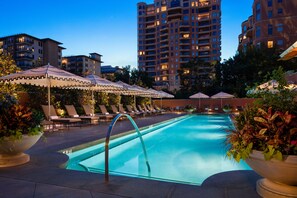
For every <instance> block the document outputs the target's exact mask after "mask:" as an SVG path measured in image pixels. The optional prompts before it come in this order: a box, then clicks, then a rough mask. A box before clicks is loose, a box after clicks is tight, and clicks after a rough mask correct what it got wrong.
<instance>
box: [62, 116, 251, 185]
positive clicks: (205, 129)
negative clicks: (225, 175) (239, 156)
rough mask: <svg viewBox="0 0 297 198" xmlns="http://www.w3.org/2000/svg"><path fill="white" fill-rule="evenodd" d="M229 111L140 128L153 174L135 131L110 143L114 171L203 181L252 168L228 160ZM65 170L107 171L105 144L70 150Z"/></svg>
mask: <svg viewBox="0 0 297 198" xmlns="http://www.w3.org/2000/svg"><path fill="white" fill-rule="evenodd" d="M229 127H232V122H231V120H230V117H229V116H228V115H189V116H184V117H181V118H179V119H173V120H170V121H168V122H165V123H161V124H159V125H155V126H152V127H148V128H146V129H144V130H141V133H142V134H143V140H144V143H145V146H146V149H147V155H148V161H149V164H150V167H151V174H150V175H149V173H148V169H147V165H146V163H145V158H144V154H143V150H142V146H141V143H140V140H139V138H138V136H137V134H136V132H135V133H132V134H130V135H127V136H123V137H120V138H117V139H114V140H112V141H111V142H110V152H109V170H110V174H116V175H125V176H132V177H141V178H147V179H156V180H165V181H172V182H178V183H187V184H196V185H200V184H201V183H202V182H203V181H204V180H205V179H206V178H208V177H209V176H211V175H213V174H216V173H220V172H224V171H231V170H250V168H249V166H248V165H247V164H245V163H244V162H241V163H236V162H234V161H232V160H229V159H227V158H226V145H225V143H224V141H225V138H226V129H228V128H229ZM68 155H69V158H70V160H69V163H68V165H67V169H73V170H81V171H90V172H100V173H104V143H103V144H99V145H95V146H91V147H88V148H85V149H82V150H79V151H76V152H73V153H69V154H68Z"/></svg>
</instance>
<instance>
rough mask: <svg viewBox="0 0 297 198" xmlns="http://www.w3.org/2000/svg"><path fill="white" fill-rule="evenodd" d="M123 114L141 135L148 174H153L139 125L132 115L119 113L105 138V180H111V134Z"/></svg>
mask: <svg viewBox="0 0 297 198" xmlns="http://www.w3.org/2000/svg"><path fill="white" fill-rule="evenodd" d="M123 116H125V117H127V118H128V119H129V120H130V122H131V124H132V125H133V126H134V128H135V130H136V132H137V134H138V137H139V139H140V142H141V145H142V150H143V154H144V158H145V163H146V166H147V170H148V175H149V176H150V175H151V167H150V164H149V162H148V157H147V152H146V148H145V145H144V141H143V139H142V135H141V133H140V131H139V128H138V126H137V125H136V123H135V122H134V120H133V119H132V118H131V116H129V115H127V114H118V115H117V116H116V117H115V118H114V119H113V120H112V122H111V124H110V125H109V128H108V132H107V134H106V139H105V182H108V181H109V140H110V135H111V133H112V129H113V127H114V125H115V124H116V122H117V121H118V119H120V118H121V117H123Z"/></svg>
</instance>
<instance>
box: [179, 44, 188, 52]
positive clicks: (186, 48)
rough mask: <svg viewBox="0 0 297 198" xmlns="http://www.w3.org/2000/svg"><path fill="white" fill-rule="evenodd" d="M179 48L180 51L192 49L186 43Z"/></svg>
mask: <svg viewBox="0 0 297 198" xmlns="http://www.w3.org/2000/svg"><path fill="white" fill-rule="evenodd" d="M179 50H180V51H190V50H191V48H190V45H184V46H181V47H180V49H179Z"/></svg>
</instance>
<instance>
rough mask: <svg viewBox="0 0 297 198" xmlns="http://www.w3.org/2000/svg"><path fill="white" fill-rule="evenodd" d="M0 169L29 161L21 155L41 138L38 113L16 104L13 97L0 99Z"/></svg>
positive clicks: (39, 115) (28, 157)
mask: <svg viewBox="0 0 297 198" xmlns="http://www.w3.org/2000/svg"><path fill="white" fill-rule="evenodd" d="M0 112H1V113H0V167H9V166H16V165H20V164H24V163H26V162H28V161H29V160H30V156H29V155H28V154H25V153H23V152H24V151H25V150H27V149H29V148H30V147H31V146H33V145H34V144H35V143H36V142H37V141H38V140H39V138H40V137H41V135H42V129H41V126H40V123H41V120H42V119H43V118H42V116H41V114H40V112H37V111H34V110H32V109H31V108H29V107H26V106H23V105H20V104H18V102H17V100H16V99H15V97H13V96H11V95H8V94H5V95H4V96H3V98H0Z"/></svg>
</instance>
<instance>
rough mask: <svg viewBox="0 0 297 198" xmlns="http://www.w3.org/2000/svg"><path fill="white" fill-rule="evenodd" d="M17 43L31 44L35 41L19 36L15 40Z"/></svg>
mask: <svg viewBox="0 0 297 198" xmlns="http://www.w3.org/2000/svg"><path fill="white" fill-rule="evenodd" d="M15 43H16V44H29V45H32V44H34V41H33V40H31V39H28V38H18V39H16V41H15Z"/></svg>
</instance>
